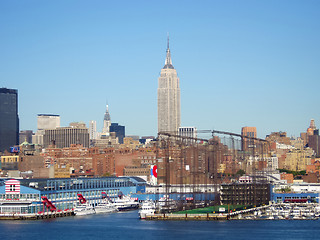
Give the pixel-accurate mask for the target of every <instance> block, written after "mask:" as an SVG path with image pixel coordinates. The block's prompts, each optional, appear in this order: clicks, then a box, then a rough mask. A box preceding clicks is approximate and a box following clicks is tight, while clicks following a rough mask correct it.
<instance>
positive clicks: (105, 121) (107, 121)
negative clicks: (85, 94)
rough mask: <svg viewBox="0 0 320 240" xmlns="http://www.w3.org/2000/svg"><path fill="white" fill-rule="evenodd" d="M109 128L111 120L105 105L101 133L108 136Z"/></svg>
mask: <svg viewBox="0 0 320 240" xmlns="http://www.w3.org/2000/svg"><path fill="white" fill-rule="evenodd" d="M110 126H111V118H110V113H109V105H108V104H107V108H106V112H105V114H104V118H103V129H102V133H103V134H106V135H108V134H109V132H110V130H109V129H110Z"/></svg>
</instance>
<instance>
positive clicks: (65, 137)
mask: <svg viewBox="0 0 320 240" xmlns="http://www.w3.org/2000/svg"><path fill="white" fill-rule="evenodd" d="M71 144H81V145H82V146H84V147H86V148H87V147H89V131H88V128H86V126H85V124H84V123H70V126H69V127H59V128H56V129H47V130H45V133H44V135H43V146H44V147H45V148H47V147H49V146H50V145H55V146H56V147H57V148H65V147H70V145H71Z"/></svg>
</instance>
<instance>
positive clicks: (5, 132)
mask: <svg viewBox="0 0 320 240" xmlns="http://www.w3.org/2000/svg"><path fill="white" fill-rule="evenodd" d="M18 144H19V117H18V90H15V89H7V88H0V152H3V151H4V150H8V151H9V149H10V147H12V146H14V145H18Z"/></svg>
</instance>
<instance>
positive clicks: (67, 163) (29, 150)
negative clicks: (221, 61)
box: [0, 39, 320, 184]
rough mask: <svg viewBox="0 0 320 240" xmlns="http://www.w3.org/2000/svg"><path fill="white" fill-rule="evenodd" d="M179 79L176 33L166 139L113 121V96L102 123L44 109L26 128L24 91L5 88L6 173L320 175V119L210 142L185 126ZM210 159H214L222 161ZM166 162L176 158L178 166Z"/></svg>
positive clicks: (162, 85)
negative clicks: (293, 130) (290, 132)
mask: <svg viewBox="0 0 320 240" xmlns="http://www.w3.org/2000/svg"><path fill="white" fill-rule="evenodd" d="M179 81H180V80H179V78H178V75H177V71H176V70H175V69H174V67H173V65H172V59H171V51H170V48H169V39H168V43H167V50H166V59H165V65H164V67H163V68H162V69H161V73H160V76H159V78H158V91H157V97H158V99H157V100H158V102H157V107H158V134H160V133H165V134H167V135H165V136H167V138H169V136H175V137H179V139H180V140H179V142H174V143H170V144H167V145H166V146H160V147H159V146H157V144H156V141H154V140H155V137H154V136H144V137H143V136H142V137H139V136H135V135H131V136H128V135H126V133H125V126H122V125H120V124H119V123H115V122H112V121H111V114H110V111H109V105H108V104H107V105H106V110H105V113H104V117H103V126H102V127H100V130H99V127H98V126H97V121H96V120H91V121H90V122H89V124H88V126H87V125H86V124H85V123H83V122H72V123H70V124H69V126H61V119H60V115H57V114H38V115H37V130H36V132H35V133H34V132H33V131H31V130H21V131H20V129H19V117H18V91H17V90H15V89H7V88H0V152H1V153H0V155H1V158H0V159H1V161H0V174H1V176H2V177H10V176H12V177H14V176H16V177H24V178H32V177H33V178H51V177H54V178H69V177H79V176H86V177H93V176H142V177H144V178H146V179H148V178H150V175H152V174H150V169H152V168H154V166H157V167H158V170H159V174H158V183H165V182H166V181H167V180H168V179H170V183H172V184H179V183H181V181H182V176H183V179H184V180H183V181H185V183H197V184H200V183H201V182H203V181H204V180H205V179H206V181H207V182H208V183H216V182H213V180H215V181H216V179H220V180H221V179H223V180H221V183H222V182H223V181H224V182H233V181H240V180H241V179H240V178H239V176H242V175H247V176H244V177H243V178H242V180H241V181H244V180H245V181H247V180H248V181H249V180H250V179H252V178H251V177H250V176H249V175H250V174H251V175H255V174H256V173H257V172H260V173H262V172H263V173H267V175H268V174H269V175H270V177H271V178H272V177H274V178H277V179H279V180H281V181H286V182H288V183H293V182H294V181H304V182H320V149H319V148H320V141H319V140H320V139H319V138H320V136H319V130H318V129H317V128H316V124H315V121H314V120H313V119H312V120H311V122H310V126H309V127H308V128H307V129H306V132H303V133H301V135H300V137H298V138H289V137H287V134H286V132H272V133H270V134H269V135H267V136H266V138H265V139H258V138H257V129H256V127H248V126H246V127H243V128H242V129H241V134H240V135H239V137H240V139H241V144H240V146H239V147H235V146H234V144H235V143H234V142H231V143H229V144H226V143H225V142H223V141H222V139H220V138H219V137H218V136H212V139H209V140H208V141H207V142H203V143H202V142H199V140H198V139H197V137H198V130H197V128H196V127H195V126H189V127H183V126H181V113H180V111H181V110H180V108H181V103H180V83H179ZM170 134H171V135H170ZM164 139H166V138H164ZM182 144H183V145H184V147H181V146H182ZM165 157H168V159H167V160H166V161H164V158H165ZM174 159H180V160H181V159H183V161H175V160H174ZM208 159H213V160H212V161H214V164H212V163H211V162H210V161H211V160H210V161H209V160H208ZM166 163H170V164H169V165H170V169H171V170H172V171H170V169H168V166H167V165H165V164H166ZM173 169H175V170H176V172H175V171H173ZM198 171H199V173H197V174H196V177H195V175H194V174H195V172H198ZM151 172H152V171H151ZM177 172H178V173H177ZM211 172H215V174H216V175H214V174H211ZM220 180H219V181H220Z"/></svg>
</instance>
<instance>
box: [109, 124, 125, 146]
mask: <svg viewBox="0 0 320 240" xmlns="http://www.w3.org/2000/svg"><path fill="white" fill-rule="evenodd" d="M110 132H115V133H116V137H117V138H118V139H119V143H120V144H123V138H124V136H125V135H126V133H125V127H124V126H121V125H119V124H118V123H111V125H110Z"/></svg>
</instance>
